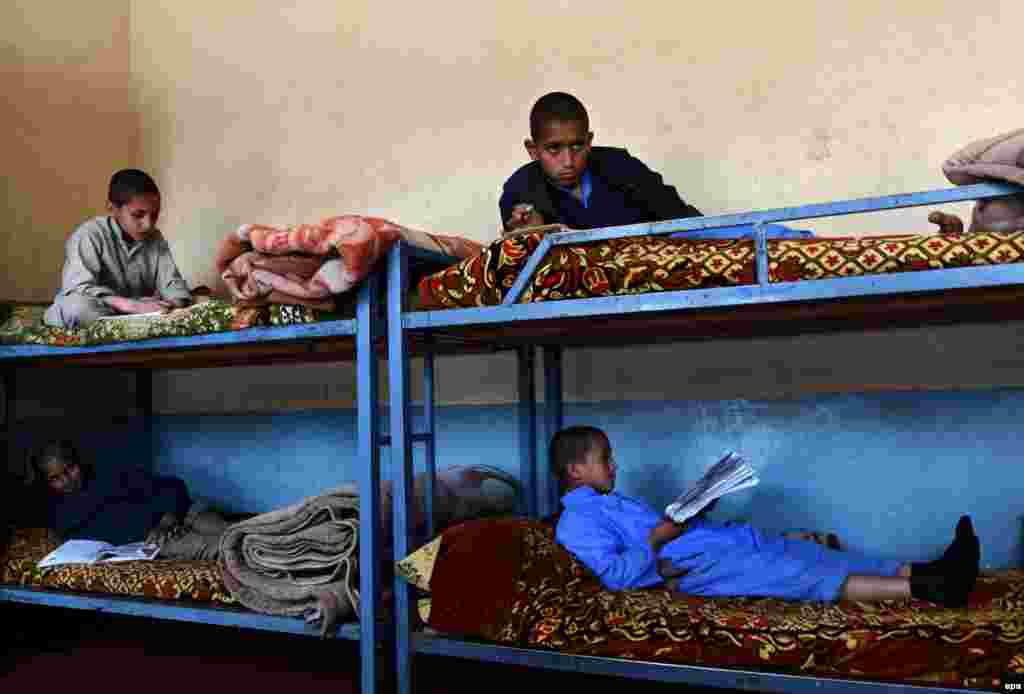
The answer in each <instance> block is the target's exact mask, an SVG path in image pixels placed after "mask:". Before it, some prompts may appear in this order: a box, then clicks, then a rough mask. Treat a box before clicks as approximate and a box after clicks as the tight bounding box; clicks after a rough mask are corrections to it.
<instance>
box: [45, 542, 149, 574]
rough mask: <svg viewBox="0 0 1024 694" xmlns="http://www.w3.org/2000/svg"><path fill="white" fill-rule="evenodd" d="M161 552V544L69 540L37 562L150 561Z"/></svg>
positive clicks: (47, 563) (48, 564)
mask: <svg viewBox="0 0 1024 694" xmlns="http://www.w3.org/2000/svg"><path fill="white" fill-rule="evenodd" d="M159 552H160V546H159V545H147V544H146V543H145V542H132V543H129V544H127V545H112V544H110V543H109V542H100V541H98V540H68V541H67V542H65V543H64V544H62V545H61V546H60V547H58V548H57V549H55V550H53V551H52V552H50V553H49V554H47V555H46V556H45V557H43V558H42V560H41V561H40V562H39V563H38V564H36V566H37V567H38V568H40V569H46V568H49V567H51V566H61V565H63V564H98V563H101V562H114V561H148V560H150V559H153V558H154V557H156V555H157V554H158V553H159Z"/></svg>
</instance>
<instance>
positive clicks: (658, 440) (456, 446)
mask: <svg viewBox="0 0 1024 694" xmlns="http://www.w3.org/2000/svg"><path fill="white" fill-rule="evenodd" d="M516 421H517V420H516V416H515V409H514V408H513V407H502V406H493V407H446V408H442V409H441V410H440V412H439V413H438V430H439V445H438V451H439V459H438V464H439V466H440V467H444V466H448V465H471V464H477V463H483V464H488V465H496V466H498V467H501V468H504V469H506V470H509V471H511V472H518V465H519V461H518V446H517V441H518V438H517V433H516ZM1021 421H1024V391H1021V390H1011V389H1006V390H993V391H971V392H967V391H965V392H945V393H941V392H939V393H923V394H922V393H883V394H870V395H837V396H816V397H813V398H806V399H801V400H793V401H761V402H758V401H746V400H726V401H714V402H711V401H701V402H698V401H685V400H676V401H669V402H650V401H642V402H612V403H596V404H575V405H567V407H566V410H565V422H566V424H582V423H588V424H594V425H597V426H600V427H602V428H604V429H605V430H606V431H607V432H608V433H609V436H610V438H611V441H612V445H613V446H614V448H615V454H616V459H617V460H618V461H619V463H620V466H621V470H620V473H619V489H620V491H622V492H624V493H627V494H632V495H636V496H639V497H642V498H644V499H646V500H647V501H649V502H650V503H652V504H654V505H655V506H664V505H665V504H667V503H669V502H670V501H671V500H672V499H673V498H674V496H675V495H676V494H677V493H678V492H679V491H681V490H682V489H684V488H685V486H686V485H687V484H688V483H690V482H692V481H694V480H695V479H696V478H697V477H699V476H700V474H701V473H702V472H703V470H704V469H705V468H706V467H707V466H708V465H710V464H712V463H713V462H715V461H716V460H718V458H719V457H720V456H721V454H722V453H723V452H724V451H725V450H728V449H735V450H738V451H740V452H742V453H744V454H745V455H746V456H747V457H748V459H749V460H750V461H751V462H752V463H753V464H754V465H755V467H756V468H757V469H758V471H759V473H760V476H761V484H760V485H759V486H758V487H755V488H753V489H750V490H746V491H743V492H739V493H738V494H736V495H733V496H732V497H729V498H726V499H723V500H722V502H721V503H720V504H719V507H718V508H717V509H716V510H715V512H714V517H715V518H718V519H721V520H727V519H747V520H750V521H751V522H753V523H754V524H756V525H758V526H760V527H762V528H764V529H765V530H770V531H783V530H788V529H797V528H810V529H818V530H830V531H835V532H837V533H839V535H840V538H841V539H842V541H843V542H844V543H845V544H846V545H848V546H849V547H850V548H852V549H855V550H860V551H866V552H870V553H872V554H875V555H879V556H883V557H889V558H909V559H917V558H930V557H932V556H934V555H936V554H937V553H939V552H941V550H942V548H943V547H944V546H945V544H946V543H947V542H948V541H949V538H950V535H951V532H952V528H953V526H954V524H955V523H956V520H957V518H958V517H959V514H961V513H970V514H971V515H972V516H973V518H974V520H975V525H976V527H977V529H978V532H979V535H980V536H981V538H982V541H983V552H984V557H983V563H984V564H985V565H986V566H1009V565H1021V564H1024V493H1022V492H1024V466H1022V465H1021V446H1020V444H1019V442H1018V441H1019V437H1018V433H1017V431H1018V428H1019V426H1020V424H1019V423H1020V422H1021ZM355 425H356V421H355V413H354V412H353V411H351V410H338V411H312V412H301V413H289V414H280V415H246V416H242V415H239V416H166V417H160V418H158V421H157V423H156V428H157V431H158V437H159V453H158V457H157V460H156V467H157V469H158V470H159V471H160V472H162V473H164V474H177V475H180V476H182V477H183V478H185V479H186V480H188V482H189V485H190V487H191V489H192V490H193V493H194V494H195V495H196V496H200V497H205V498H209V499H211V500H214V501H219V502H222V503H226V504H227V505H228V506H229V507H230V509H231V510H236V511H241V510H249V511H263V510H267V509H270V508H273V507H275V506H279V505H282V504H287V503H291V502H294V501H296V500H298V499H300V498H302V497H303V496H306V495H309V494H315V493H316V492H317V491H319V490H321V489H323V488H326V487H328V486H331V485H333V484H337V483H339V482H342V481H354V480H355V479H356V474H357V471H356V469H355V468H354V458H355V450H356V441H355ZM419 452H420V451H419V447H417V461H418V462H417V465H420V464H421V461H420V458H421V456H420V455H419ZM382 461H383V463H384V464H383V474H384V476H385V477H387V476H388V455H387V449H385V451H384V454H383V457H382Z"/></svg>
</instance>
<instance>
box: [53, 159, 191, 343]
mask: <svg viewBox="0 0 1024 694" xmlns="http://www.w3.org/2000/svg"><path fill="white" fill-rule="evenodd" d="M107 200H108V202H107V205H108V208H109V211H110V214H109V215H108V216H105V217H95V218H93V219H90V220H88V221H86V222H83V223H82V224H81V225H80V226H79V227H78V228H77V229H75V231H74V232H73V233H72V234H71V236H70V237H69V238H68V240H67V243H66V244H65V247H64V253H65V259H64V271H63V273H62V279H61V289H60V291H59V292H58V293H57V296H56V297H55V298H54V300H53V305H51V306H50V308H48V309H47V310H46V314H45V316H44V317H43V320H44V321H45V322H46V323H47V325H53V326H56V327H63V328H71V329H75V328H81V327H84V326H86V325H88V324H89V323H91V322H93V321H94V320H96V319H97V318H102V317H105V316H114V315H118V314H133V313H162V312H164V311H169V310H170V309H172V308H180V307H182V306H187V305H188V304H189V303H191V295H190V293H189V289H188V285H186V284H185V280H184V279H183V278H182V276H181V273H180V272H179V271H178V266H177V265H175V264H174V258H173V257H171V249H170V247H169V246H168V245H167V241H165V240H164V237H163V235H162V234H161V233H160V231H159V229H157V228H156V220H157V218H158V217H159V216H160V190H159V189H158V188H157V187H156V183H155V182H154V181H153V179H152V178H150V177H149V175H148V174H146V173H144V172H142V171H138V170H135V169H124V170H122V171H118V172H117V173H115V174H114V175H113V177H112V178H111V179H110V190H109V193H108V196H107Z"/></svg>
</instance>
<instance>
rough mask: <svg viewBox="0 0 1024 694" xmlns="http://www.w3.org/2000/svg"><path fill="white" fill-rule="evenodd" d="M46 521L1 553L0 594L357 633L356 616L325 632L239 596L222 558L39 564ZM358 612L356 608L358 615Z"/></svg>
mask: <svg viewBox="0 0 1024 694" xmlns="http://www.w3.org/2000/svg"><path fill="white" fill-rule="evenodd" d="M58 544H59V543H58V542H57V541H55V540H54V539H53V538H52V537H51V536H50V534H49V533H48V532H47V530H46V529H45V528H20V529H17V530H15V531H14V534H13V537H12V539H11V542H10V544H9V546H8V547H7V549H6V551H4V552H2V553H0V600H3V601H10V602H17V603H24V604H34V605H47V606H51V607H64V608H70V609H83V610H95V611H100V612H108V613H113V614H124V615H134V616H142V617H150V618H154V619H169V620H176V621H185V622H197V623H203V624H215V625H220V626H232V627H239V628H245V629H260V630H264V631H277V632H286V633H292V634H305V635H309V636H327V637H332V638H343V639H351V640H358V639H359V638H360V628H359V623H358V622H357V621H347V622H341V623H339V624H337V625H334V626H333V627H332V628H331V629H330V630H329V631H328V632H326V633H324V634H322V633H321V629H320V627H319V626H318V625H315V624H311V623H307V622H306V621H305V620H303V619H302V618H301V617H291V616H282V615H275V614H264V613H261V612H256V611H254V610H250V609H248V608H246V607H244V606H242V605H241V604H240V603H239V600H238V599H237V598H236V597H235V596H234V595H233V594H232V591H231V590H230V589H229V588H228V586H227V585H226V584H225V581H224V578H223V574H222V571H221V568H220V566H219V565H218V562H217V561H216V560H188V561H184V560H162V559H156V560H152V561H127V562H117V563H102V564H94V565H84V564H75V565H63V566H57V567H53V568H50V569H45V570H43V569H39V568H38V566H37V564H38V563H39V561H40V560H41V559H42V558H43V557H45V556H46V555H47V554H49V553H50V552H51V551H53V550H54V549H56V548H57V546H58ZM352 618H353V619H355V618H356V615H353V617H352Z"/></svg>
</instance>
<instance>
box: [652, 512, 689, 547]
mask: <svg viewBox="0 0 1024 694" xmlns="http://www.w3.org/2000/svg"><path fill="white" fill-rule="evenodd" d="M684 532H686V526H685V525H679V524H678V523H676V522H675V521H673V520H672V519H671V518H663V519H662V520H661V522H660V523H658V524H657V525H656V526H654V528H653V529H652V530H651V534H650V535H648V536H647V542H648V543H650V545H651V549H653V550H654V551H655V552H657V551H658V550H660V549H661V548H662V547H663V546H664V545H665V544H666V543H668V542H671V541H672V540H674V539H676V538H677V537H679V536H680V535H682V534H683V533H684Z"/></svg>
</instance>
